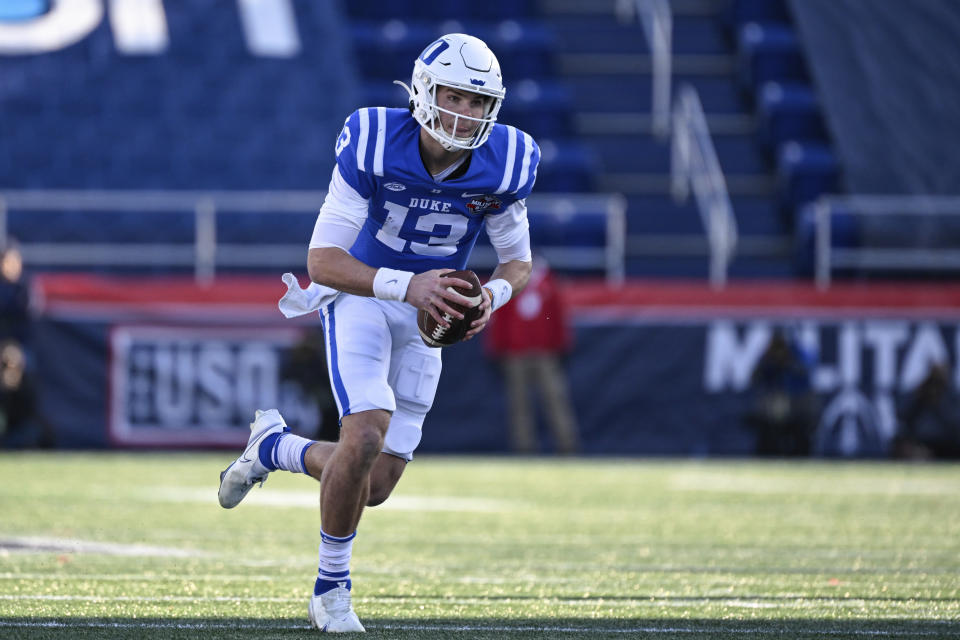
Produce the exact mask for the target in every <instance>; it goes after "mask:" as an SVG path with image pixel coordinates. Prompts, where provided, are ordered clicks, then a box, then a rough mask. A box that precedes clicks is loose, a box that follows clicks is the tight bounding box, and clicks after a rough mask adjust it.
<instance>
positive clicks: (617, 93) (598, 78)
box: [563, 75, 746, 115]
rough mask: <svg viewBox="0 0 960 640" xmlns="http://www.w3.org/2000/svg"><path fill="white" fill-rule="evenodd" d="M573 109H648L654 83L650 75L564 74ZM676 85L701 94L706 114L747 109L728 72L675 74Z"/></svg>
mask: <svg viewBox="0 0 960 640" xmlns="http://www.w3.org/2000/svg"><path fill="white" fill-rule="evenodd" d="M563 81H564V84H565V85H566V86H567V87H569V88H570V91H571V97H572V99H573V105H572V106H573V109H574V111H575V112H582V113H587V112H601V113H614V112H621V113H623V112H634V113H643V112H649V111H650V105H651V101H652V94H653V87H652V83H651V82H650V78H649V76H604V75H575V76H565V77H564V78H563ZM674 83H675V86H677V87H679V86H681V85H682V84H690V85H691V86H693V87H694V88H695V89H696V90H697V92H698V93H699V94H700V101H701V103H702V104H703V109H704V111H705V112H706V113H709V114H717V113H722V114H741V115H742V114H743V113H745V112H746V105H745V104H744V101H743V98H742V96H741V93H740V90H739V88H738V87H737V84H736V82H735V80H734V79H733V78H732V77H729V76H682V75H679V76H676V77H675V78H674Z"/></svg>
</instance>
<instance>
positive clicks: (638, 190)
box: [597, 172, 777, 198]
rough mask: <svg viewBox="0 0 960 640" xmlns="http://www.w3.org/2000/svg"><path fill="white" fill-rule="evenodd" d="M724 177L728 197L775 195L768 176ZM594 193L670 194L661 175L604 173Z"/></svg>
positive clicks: (731, 175) (773, 183) (773, 179)
mask: <svg viewBox="0 0 960 640" xmlns="http://www.w3.org/2000/svg"><path fill="white" fill-rule="evenodd" d="M724 177H725V178H726V181H727V190H728V191H729V192H730V195H731V196H757V197H770V198H772V197H773V196H774V194H775V193H776V186H777V185H776V179H775V178H774V177H773V176H772V175H756V174H749V175H737V174H727V175H725V176H724ZM597 190H598V191H614V192H619V193H624V194H629V195H634V194H635V195H643V194H647V195H663V194H668V193H670V176H669V175H667V174H663V173H639V172H613V173H611V172H607V173H604V174H602V175H600V176H599V177H598V178H597Z"/></svg>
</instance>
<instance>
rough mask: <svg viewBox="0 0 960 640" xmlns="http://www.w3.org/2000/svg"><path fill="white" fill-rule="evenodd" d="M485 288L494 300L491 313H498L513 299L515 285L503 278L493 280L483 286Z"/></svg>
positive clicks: (491, 303)
mask: <svg viewBox="0 0 960 640" xmlns="http://www.w3.org/2000/svg"><path fill="white" fill-rule="evenodd" d="M483 288H484V289H487V290H488V291H489V292H490V293H491V295H492V300H490V310H491V311H496V310H497V309H499V308H500V307H502V306H503V305H505V304H507V303H508V302H510V298H511V297H513V285H512V284H510V283H509V282H507V281H506V280H504V279H503V278H497V279H496V280H491V281H489V282H487V283H486V284H485V285H483Z"/></svg>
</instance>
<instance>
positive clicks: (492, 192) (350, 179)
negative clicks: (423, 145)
mask: <svg viewBox="0 0 960 640" xmlns="http://www.w3.org/2000/svg"><path fill="white" fill-rule="evenodd" d="M336 151H337V169H338V171H339V172H340V175H341V176H343V179H344V180H346V182H347V183H348V184H349V185H350V186H351V187H353V188H354V190H356V191H357V193H359V194H360V195H361V196H362V197H364V198H367V199H368V201H369V208H368V214H367V219H366V222H365V223H364V225H363V228H362V229H361V230H360V233H359V235H358V236H357V240H356V242H355V243H354V244H353V246H352V247H351V248H350V254H351V255H352V256H354V257H355V258H357V259H358V260H360V261H361V262H363V263H365V264H367V265H369V266H371V267H374V268H380V267H388V268H391V269H402V270H404V271H413V272H414V273H422V272H424V271H428V270H430V269H441V268H450V269H463V268H465V267H466V264H467V259H468V258H469V257H470V252H471V250H472V249H473V245H474V244H475V243H476V241H477V235H478V234H479V233H480V229H481V228H482V227H483V221H484V218H485V217H486V216H489V215H493V216H495V215H498V214H500V213H503V212H504V211H506V210H507V208H508V207H509V206H510V205H511V204H513V203H515V202H517V201H518V200H522V199H524V198H526V197H527V195H529V193H530V191H531V189H533V183H534V181H535V180H536V177H537V166H538V164H539V162H540V149H539V147H538V146H537V144H536V142H534V141H533V138H531V137H530V135H529V134H527V133H524V132H523V131H520V130H519V129H516V128H514V127H511V126H509V125H503V124H496V125H494V127H493V129H492V130H491V132H490V137H489V138H488V139H487V141H486V143H484V144H483V145H482V146H480V147H479V148H477V149H474V150H473V151H472V152H471V153H472V155H471V157H470V158H469V159H468V162H469V163H470V165H469V167H468V168H467V170H466V172H465V173H463V175H461V176H459V177H457V178H454V179H450V180H443V181H440V182H438V181H436V180H434V179H433V177H432V176H431V175H430V174H429V173H428V172H427V170H426V168H425V167H424V166H423V161H422V160H421V159H420V124H419V123H418V122H417V121H416V120H414V119H413V117H412V116H411V115H410V112H409V111H408V110H407V109H388V108H386V107H372V108H366V109H359V110H358V111H355V112H354V113H352V114H351V115H350V117H349V118H347V121H346V123H345V124H344V126H343V131H342V132H341V133H340V137H339V138H338V139H337V149H336Z"/></svg>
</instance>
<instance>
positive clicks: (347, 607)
mask: <svg viewBox="0 0 960 640" xmlns="http://www.w3.org/2000/svg"><path fill="white" fill-rule="evenodd" d="M340 584H345V583H342V582H341V583H340ZM307 611H308V612H309V614H310V625H311V626H312V627H313V628H315V629H319V630H320V631H322V632H326V633H365V632H366V629H364V628H363V625H362V624H360V618H358V617H357V614H356V613H355V612H354V611H353V605H352V604H351V603H350V589H347V588H346V587H345V586H343V587H337V588H335V589H331V590H330V591H327V592H326V593H321V594H320V595H318V596H313V597H312V598H310V604H309V605H308V606H307Z"/></svg>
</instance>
